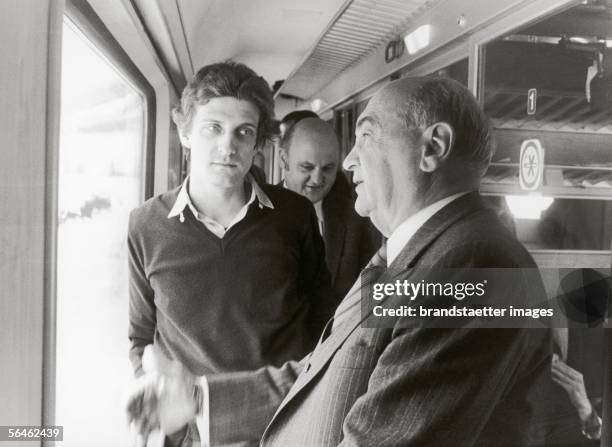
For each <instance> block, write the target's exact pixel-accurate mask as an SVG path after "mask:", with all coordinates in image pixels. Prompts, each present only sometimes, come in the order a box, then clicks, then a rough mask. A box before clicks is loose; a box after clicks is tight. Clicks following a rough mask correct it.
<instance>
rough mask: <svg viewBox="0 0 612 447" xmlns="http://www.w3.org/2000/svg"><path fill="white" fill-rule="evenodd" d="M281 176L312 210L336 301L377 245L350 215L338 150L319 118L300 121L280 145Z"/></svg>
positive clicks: (362, 222) (364, 223)
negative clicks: (323, 248)
mask: <svg viewBox="0 0 612 447" xmlns="http://www.w3.org/2000/svg"><path fill="white" fill-rule="evenodd" d="M280 146H281V152H280V156H281V160H282V163H283V169H284V171H285V179H284V181H283V186H285V188H288V189H290V190H292V191H294V192H297V193H298V194H301V195H303V196H304V197H307V198H308V199H309V200H310V201H311V202H312V203H313V205H314V207H315V211H316V213H317V217H318V219H319V230H320V231H321V235H322V236H323V239H324V240H325V260H326V262H327V267H328V268H329V271H330V272H331V275H332V285H333V287H334V291H335V292H336V297H337V299H338V300H340V299H342V298H343V297H344V295H346V293H347V292H348V291H349V289H350V288H351V286H352V285H353V283H354V282H355V279H357V276H358V275H359V272H360V271H361V269H362V268H363V266H365V265H366V263H367V262H368V260H369V259H370V258H371V257H372V255H373V254H374V252H375V250H376V248H377V247H378V246H379V245H380V241H381V237H380V235H379V234H378V233H377V232H376V230H375V229H374V228H373V227H372V225H371V224H370V222H369V221H368V219H365V218H363V217H360V216H359V215H358V214H357V213H356V212H355V198H354V196H353V194H352V191H351V188H350V186H349V183H348V181H347V179H346V177H345V176H344V175H343V174H342V173H340V174H339V175H338V169H339V166H340V145H339V144H338V139H337V138H336V134H335V133H334V130H333V129H332V128H331V126H330V125H329V124H327V123H326V122H325V121H323V120H322V119H320V118H304V119H301V120H300V121H298V122H297V123H296V124H294V125H293V126H292V127H290V128H289V129H288V130H287V131H286V132H285V134H284V136H283V138H282V139H281V142H280Z"/></svg>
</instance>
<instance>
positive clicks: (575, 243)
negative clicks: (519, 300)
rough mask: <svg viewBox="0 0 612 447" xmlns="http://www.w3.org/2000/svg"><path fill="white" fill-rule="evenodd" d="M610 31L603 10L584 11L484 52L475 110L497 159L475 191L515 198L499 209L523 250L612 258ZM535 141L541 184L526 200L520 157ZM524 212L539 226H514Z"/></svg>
mask: <svg viewBox="0 0 612 447" xmlns="http://www.w3.org/2000/svg"><path fill="white" fill-rule="evenodd" d="M611 29H612V5H611V4H610V2H599V1H589V2H582V3H581V4H579V5H577V6H575V7H573V8H571V9H568V10H565V11H563V12H561V13H558V14H556V15H554V16H552V17H548V18H546V19H544V20H542V21H540V22H538V23H532V24H530V25H528V26H527V27H523V28H519V29H517V30H514V31H512V32H510V33H508V34H506V35H504V36H502V37H500V38H498V39H496V40H493V41H492V42H490V43H488V44H486V45H485V46H484V52H483V53H484V65H483V74H484V76H483V80H482V87H483V88H482V89H481V91H482V95H481V101H482V102H483V104H484V108H485V112H486V114H487V115H488V116H489V117H490V119H491V121H492V124H493V127H494V135H495V142H496V153H495V155H494V157H493V160H492V164H491V167H490V168H489V170H488V172H487V174H486V176H485V179H484V181H483V187H482V189H483V192H485V193H490V194H495V195H500V194H504V195H510V196H516V197H510V198H506V199H505V201H504V203H512V206H513V207H514V210H515V211H514V214H513V217H514V218H516V219H518V220H517V221H516V222H515V224H516V229H517V231H518V232H517V234H518V235H519V236H520V237H521V238H522V239H523V242H525V243H526V244H527V245H528V246H531V247H539V248H551V249H559V250H565V249H568V250H610V248H611V243H610V222H611V219H610V216H611V214H610V209H611V203H612V202H610V201H609V200H610V199H612V48H611V47H612V40H611V38H612V36H611V34H610V30H611ZM534 139H536V140H538V141H539V143H540V144H541V146H542V148H543V152H541V154H543V157H536V158H537V160H535V164H534V166H539V165H541V166H543V175H542V176H541V177H540V178H541V179H542V182H541V184H540V185H539V186H536V190H535V191H533V192H527V191H526V189H529V188H525V187H524V183H523V187H521V182H520V174H521V167H520V166H519V163H520V152H521V146H522V145H523V144H524V143H525V142H526V141H527V140H534ZM530 169H531V168H530ZM526 172H529V171H526ZM534 172H535V171H534ZM523 174H525V172H523ZM526 175H529V174H528V173H527V174H526ZM523 178H524V177H523ZM534 194H536V195H537V196H536V197H534V196H533V195H534ZM593 199H597V200H593ZM529 207H531V209H532V211H533V212H535V213H536V214H537V216H536V217H531V218H529V219H524V218H523V217H517V214H516V213H517V212H518V211H516V210H518V209H526V208H529ZM537 221H539V222H537ZM544 227H546V229H547V230H546V231H547V232H548V233H547V236H546V237H544V238H543V239H542V238H540V236H538V235H541V234H542V229H543V228H544Z"/></svg>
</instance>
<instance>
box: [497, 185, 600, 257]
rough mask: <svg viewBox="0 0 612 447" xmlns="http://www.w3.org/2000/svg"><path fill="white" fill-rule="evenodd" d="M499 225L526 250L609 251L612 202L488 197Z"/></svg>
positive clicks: (516, 196) (535, 197) (529, 197)
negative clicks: (519, 241) (514, 236)
mask: <svg viewBox="0 0 612 447" xmlns="http://www.w3.org/2000/svg"><path fill="white" fill-rule="evenodd" d="M486 201H487V202H488V205H489V206H490V207H491V208H493V209H495V210H496V212H497V214H498V216H499V217H500V218H501V219H502V222H504V224H505V225H506V226H507V227H508V228H509V229H510V230H511V231H512V232H513V233H514V234H515V235H516V236H517V237H518V238H519V239H520V240H521V242H522V243H523V244H524V245H525V247H527V249H529V250H610V248H611V247H612V234H611V233H612V225H610V224H609V222H612V201H610V200H593V199H592V200H586V199H562V198H553V197H542V196H524V195H523V196H521V195H507V196H488V197H486Z"/></svg>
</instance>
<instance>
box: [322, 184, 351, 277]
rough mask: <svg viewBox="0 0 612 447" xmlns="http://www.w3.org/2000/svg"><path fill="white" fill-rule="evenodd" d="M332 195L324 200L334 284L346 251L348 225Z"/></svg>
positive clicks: (326, 234) (329, 257) (328, 257)
mask: <svg viewBox="0 0 612 447" xmlns="http://www.w3.org/2000/svg"><path fill="white" fill-rule="evenodd" d="M332 193H333V190H332V191H331V192H330V193H329V194H328V196H327V197H326V198H325V199H323V228H324V230H323V237H324V239H325V258H326V261H327V267H328V268H329V272H330V273H331V276H332V282H334V281H335V280H336V276H337V274H338V268H339V266H340V257H341V255H342V250H343V249H344V233H345V232H346V225H345V222H344V219H343V218H342V216H341V215H339V211H340V210H339V209H338V207H337V206H334V205H335V204H334V197H333V196H332ZM330 196H331V197H330Z"/></svg>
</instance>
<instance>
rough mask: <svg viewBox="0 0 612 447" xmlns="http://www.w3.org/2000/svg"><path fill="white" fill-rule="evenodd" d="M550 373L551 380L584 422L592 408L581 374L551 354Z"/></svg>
mask: <svg viewBox="0 0 612 447" xmlns="http://www.w3.org/2000/svg"><path fill="white" fill-rule="evenodd" d="M551 372H552V378H553V380H554V381H555V382H556V383H557V384H558V385H560V386H561V387H562V388H563V389H564V390H565V391H566V393H567V396H568V397H569V399H570V401H571V403H572V405H573V406H574V408H575V409H576V410H577V411H578V416H580V420H581V421H585V420H586V419H587V418H588V417H589V416H590V415H591V412H592V411H593V408H592V406H591V402H590V401H589V398H588V396H587V393H586V388H585V386H584V378H583V377H582V374H581V373H580V372H579V371H576V370H575V369H574V368H572V367H571V366H569V365H568V364H567V363H565V362H564V361H563V360H561V359H560V358H559V356H558V355H557V354H553V360H552V367H551Z"/></svg>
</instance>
